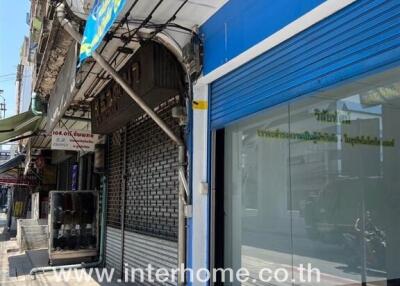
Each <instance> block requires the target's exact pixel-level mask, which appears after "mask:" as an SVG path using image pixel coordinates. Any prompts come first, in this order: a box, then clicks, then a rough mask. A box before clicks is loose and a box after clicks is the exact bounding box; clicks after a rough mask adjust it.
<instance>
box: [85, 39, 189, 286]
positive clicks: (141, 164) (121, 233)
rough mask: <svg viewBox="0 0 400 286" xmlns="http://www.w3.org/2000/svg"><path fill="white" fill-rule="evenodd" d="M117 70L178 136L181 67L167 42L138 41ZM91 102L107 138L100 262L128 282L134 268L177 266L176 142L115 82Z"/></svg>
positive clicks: (94, 121) (180, 131) (97, 130)
mask: <svg viewBox="0 0 400 286" xmlns="http://www.w3.org/2000/svg"><path fill="white" fill-rule="evenodd" d="M120 74H121V75H122V76H123V77H124V78H125V79H126V80H127V81H128V82H129V84H130V85H131V86H132V87H133V88H134V90H135V91H136V92H138V94H139V95H140V96H141V97H142V98H143V99H144V100H145V101H146V103H147V104H149V106H150V107H151V108H152V109H153V110H154V112H155V113H156V114H157V116H159V118H161V119H162V120H163V121H164V122H165V123H166V124H167V125H168V127H169V128H170V129H171V130H172V131H173V132H174V133H175V134H177V135H178V136H182V137H183V136H184V130H185V128H184V126H180V124H179V120H178V118H174V116H173V114H174V112H173V110H175V111H177V110H181V109H182V108H183V107H184V106H185V99H184V95H185V94H186V93H185V88H184V86H185V81H184V73H183V71H182V69H181V66H180V64H179V63H178V61H177V60H176V58H175V57H174V56H173V55H172V54H171V53H170V52H169V51H168V50H167V49H166V48H165V47H163V46H162V45H160V44H156V43H154V42H150V41H149V42H146V43H143V44H142V46H141V48H140V49H139V50H138V51H137V52H136V53H135V54H134V55H133V56H132V58H131V59H130V60H129V61H128V63H127V64H126V65H125V67H124V68H123V69H122V70H121V71H120ZM91 108H92V129H93V132H94V133H98V134H105V135H107V138H108V139H107V144H106V145H107V147H106V160H105V161H106V168H105V170H106V176H107V209H106V229H105V265H106V267H108V268H112V269H114V271H115V273H116V276H118V277H117V278H121V279H126V277H128V279H129V280H130V281H133V279H136V281H140V277H139V276H138V277H131V276H132V272H131V269H132V268H133V269H136V268H140V269H146V267H147V266H148V265H149V264H150V265H152V267H154V271H155V270H156V269H158V268H165V269H175V268H177V265H178V225H179V222H178V216H179V209H178V202H179V196H178V194H179V181H178V166H179V164H178V159H179V157H178V148H177V147H176V145H175V143H174V142H173V141H171V139H170V138H169V137H168V135H167V134H165V133H164V131H163V130H162V129H161V128H160V127H159V126H158V125H157V124H156V123H155V122H154V121H153V120H152V119H151V118H150V117H149V116H147V115H146V114H144V112H143V111H142V110H141V109H140V108H139V106H138V105H136V104H135V102H134V101H133V100H132V99H131V98H130V97H129V95H127V94H126V93H125V92H124V91H123V90H122V89H121V88H120V86H119V85H118V84H117V83H115V82H110V83H109V84H108V85H107V86H106V87H105V88H104V89H103V90H102V91H101V92H100V93H99V94H98V95H97V96H96V98H95V99H94V100H93V102H92V106H91ZM139 274H140V273H136V275H139ZM145 275H147V273H146V274H145ZM145 278H146V279H151V278H150V277H147V276H146V277H145ZM170 284H176V282H175V283H174V282H171V283H170Z"/></svg>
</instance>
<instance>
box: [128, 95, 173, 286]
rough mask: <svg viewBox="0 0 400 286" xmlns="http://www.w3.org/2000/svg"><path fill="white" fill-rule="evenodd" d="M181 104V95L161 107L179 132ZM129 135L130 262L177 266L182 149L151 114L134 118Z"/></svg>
mask: <svg viewBox="0 0 400 286" xmlns="http://www.w3.org/2000/svg"><path fill="white" fill-rule="evenodd" d="M177 104H178V98H174V99H171V100H169V101H167V102H164V103H163V104H161V105H160V106H159V107H158V108H157V110H156V112H157V114H158V115H159V116H160V117H161V118H162V119H163V120H164V121H165V122H166V123H167V124H168V125H169V126H170V127H171V128H172V129H173V130H174V132H175V134H179V131H180V127H179V125H178V123H177V121H176V120H175V119H173V118H172V115H171V109H172V107H174V106H176V105H177ZM126 136H127V139H126V140H127V154H126V161H127V166H126V170H127V179H126V180H127V181H126V202H125V204H126V205H125V219H124V222H125V225H124V255H123V256H124V263H127V264H128V267H134V268H137V267H140V268H146V267H147V265H148V264H152V266H153V267H154V268H157V267H158V268H159V267H163V268H167V269H171V268H176V267H177V264H178V262H177V252H178V250H177V249H178V245H177V239H178V171H177V167H178V149H177V147H176V145H175V144H174V143H173V142H172V141H171V140H170V139H169V137H168V136H167V135H166V134H165V133H164V132H163V131H162V130H161V129H160V128H159V127H158V126H157V125H156V124H155V123H154V121H153V120H151V119H149V118H148V117H147V116H143V117H140V118H138V119H137V120H134V121H132V122H130V123H129V124H128V125H127V135H126ZM152 285H154V284H152Z"/></svg>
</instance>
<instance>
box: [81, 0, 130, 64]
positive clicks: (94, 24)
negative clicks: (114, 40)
mask: <svg viewBox="0 0 400 286" xmlns="http://www.w3.org/2000/svg"><path fill="white" fill-rule="evenodd" d="M125 2H126V0H96V1H95V3H94V5H93V8H92V11H91V12H90V14H89V17H88V18H87V21H86V26H85V31H84V33H83V39H82V43H81V50H80V53H79V59H80V61H81V62H83V61H84V60H85V59H86V58H88V57H90V56H91V55H92V52H93V51H95V50H96V49H97V47H98V46H99V45H100V43H101V41H102V40H103V38H104V36H105V35H106V34H107V32H108V31H109V30H110V28H111V26H112V25H113V23H114V21H115V20H116V19H117V17H118V14H119V13H120V12H121V10H122V9H123V8H124V6H125Z"/></svg>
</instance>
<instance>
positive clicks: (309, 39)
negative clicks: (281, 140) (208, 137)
mask: <svg viewBox="0 0 400 286" xmlns="http://www.w3.org/2000/svg"><path fill="white" fill-rule="evenodd" d="M399 17H400V2H399V1H396V0H386V1H368V0H360V1H356V2H354V3H353V4H352V5H350V6H348V7H346V8H345V9H343V10H341V11H339V12H337V13H336V14H334V15H332V16H330V17H328V18H326V19H325V20H323V21H321V22H319V23H317V24H315V25H314V26H312V27H310V28H309V29H307V30H305V31H303V32H302V33H299V34H298V35H296V36H294V37H293V38H291V39H289V40H287V41H286V42H284V43H282V44H280V45H278V46H276V47H275V48H273V49H271V50H269V51H267V52H266V53H264V54H262V55H260V56H259V57H257V58H255V59H254V60H252V61H250V62H248V63H246V64H244V65H243V66H241V67H240V68H238V69H236V70H235V71H233V72H231V73H229V74H228V75H226V76H224V77H222V78H220V79H218V80H217V81H215V82H214V83H212V85H211V100H210V102H211V126H212V128H220V127H223V126H225V125H226V124H228V123H230V122H232V121H234V120H237V119H239V118H242V117H245V116H247V115H250V114H253V113H255V112H258V111H261V110H263V109H266V108H268V107H271V106H273V105H276V104H279V103H282V102H285V101H288V100H290V99H293V98H296V97H298V96H301V95H304V94H310V93H313V92H315V91H318V90H321V89H323V88H326V87H329V86H332V85H335V84H337V83H340V82H343V81H345V80H348V79H351V78H354V77H357V76H360V75H362V74H365V73H369V72H374V71H377V70H380V69H385V68H387V67H389V65H393V64H396V62H397V64H399V63H398V62H399V61H400V21H399Z"/></svg>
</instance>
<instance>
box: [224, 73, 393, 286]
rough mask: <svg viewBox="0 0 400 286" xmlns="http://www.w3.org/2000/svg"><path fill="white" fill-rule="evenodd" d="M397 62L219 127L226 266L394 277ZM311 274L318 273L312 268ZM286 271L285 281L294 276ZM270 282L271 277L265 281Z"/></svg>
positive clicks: (348, 280)
mask: <svg viewBox="0 0 400 286" xmlns="http://www.w3.org/2000/svg"><path fill="white" fill-rule="evenodd" d="M399 75H400V71H399V70H392V71H389V72H386V73H382V74H379V75H377V76H374V77H370V78H366V79H362V80H358V81H355V82H353V83H350V84H347V85H345V86H342V87H338V88H335V89H332V90H328V91H324V92H321V93H318V94H315V95H310V96H307V97H303V98H300V99H298V100H295V101H292V102H288V103H286V104H283V105H281V106H278V107H275V108H272V109H269V110H266V111H264V112H262V113H260V114H257V115H256V116H253V117H251V118H248V119H245V120H242V121H239V122H237V123H235V124H232V125H231V126H229V127H227V128H226V129H225V155H224V157H225V170H224V172H225V178H224V181H225V184H224V186H225V187H224V189H225V190H224V204H225V206H224V211H225V219H224V220H225V235H224V237H225V238H224V239H225V247H224V249H225V251H224V263H225V267H232V268H233V269H236V270H237V269H239V268H242V267H245V268H247V269H248V270H249V271H250V273H251V275H252V276H254V278H255V279H257V278H258V276H257V275H258V273H259V271H260V269H262V268H264V267H268V268H270V269H272V270H274V269H276V268H285V269H287V270H288V272H289V273H290V276H291V277H290V281H288V282H287V283H286V285H291V284H292V282H293V281H295V283H293V284H296V285H302V283H301V281H299V271H300V270H299V269H300V268H299V267H300V265H304V266H306V265H308V264H310V265H311V266H312V267H313V268H317V269H318V270H319V271H320V279H321V281H320V283H317V282H316V281H315V283H314V284H313V283H309V281H308V282H307V283H304V284H303V285H359V284H361V282H379V283H380V284H379V285H386V283H387V281H388V280H390V279H398V278H400V267H399V265H400V220H399V217H400V148H399V144H400V128H399V127H398V126H399V122H400V80H399V78H400V77H399ZM315 278H316V277H315ZM292 279H293V281H292ZM271 283H272V284H273V282H271Z"/></svg>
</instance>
